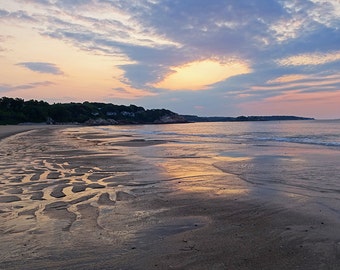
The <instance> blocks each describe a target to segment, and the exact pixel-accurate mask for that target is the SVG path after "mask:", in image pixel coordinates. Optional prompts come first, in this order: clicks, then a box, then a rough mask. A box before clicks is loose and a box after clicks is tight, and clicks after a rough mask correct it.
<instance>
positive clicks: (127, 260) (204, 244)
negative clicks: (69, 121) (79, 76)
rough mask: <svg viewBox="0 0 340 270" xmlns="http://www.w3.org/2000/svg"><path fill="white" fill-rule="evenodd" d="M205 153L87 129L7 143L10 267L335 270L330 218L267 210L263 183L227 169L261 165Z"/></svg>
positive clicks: (3, 253) (3, 191)
mask: <svg viewBox="0 0 340 270" xmlns="http://www.w3.org/2000/svg"><path fill="white" fill-rule="evenodd" d="M201 147H202V145H200V144H197V145H196V144H195V143H191V144H190V145H189V144H185V143H183V144H180V143H174V142H171V141H167V140H164V139H163V138H162V139H160V140H158V139H157V140H155V139H154V138H148V137H145V138H144V137H142V136H140V135H136V134H133V133H129V134H121V133H118V132H117V133H116V134H113V135H108V134H107V133H105V132H100V131H98V129H95V128H89V127H88V128H85V127H83V128H78V127H75V128H68V129H48V128H46V129H43V131H42V130H38V131H31V132H28V133H23V134H18V135H16V136H13V137H9V138H6V139H4V140H2V141H0V156H1V159H0V170H1V172H2V174H1V175H0V183H1V185H0V207H1V208H0V217H1V223H0V237H1V242H0V262H1V267H3V268H4V269H271V268H272V266H273V265H275V266H277V267H276V269H293V268H294V266H296V265H298V266H302V267H303V268H305V269H322V268H320V266H321V267H323V266H325V265H326V266H329V269H332V267H333V266H335V265H337V258H338V257H336V256H337V249H336V248H337V245H338V241H340V240H339V239H338V238H337V237H335V236H334V235H336V234H337V233H338V231H339V230H338V229H336V227H335V226H334V224H333V223H331V222H329V221H328V219H327V218H326V216H323V215H321V214H320V215H319V216H318V217H317V218H315V216H312V217H309V216H303V215H301V214H300V213H295V212H291V211H290V210H287V209H286V208H285V207H283V206H281V205H276V204H270V202H268V201H267V202H264V201H261V200H258V198H256V197H254V196H253V190H254V185H252V184H251V183H249V182H247V181H242V180H241V178H240V176H239V175H237V174H236V173H234V172H233V171H227V170H225V167H223V166H226V165H228V166H230V165H231V164H234V165H235V164H236V165H237V164H244V163H245V164H247V162H248V163H251V162H254V159H250V158H247V157H242V156H241V155H239V156H238V155H236V154H235V155H231V156H228V154H226V155H221V156H216V155H215V154H214V151H212V152H209V153H208V154H206V153H205V154H204V155H202V154H201V153H202V151H201V150H200V149H201ZM219 166H222V167H223V168H220V167H219ZM237 166H238V165H237ZM315 209H318V208H315ZM314 246H317V247H318V249H317V255H318V256H315V254H316V253H315V252H316V249H315V248H314ZM320 258H322V259H320ZM313 267H314V268H313ZM334 269H335V268H334Z"/></svg>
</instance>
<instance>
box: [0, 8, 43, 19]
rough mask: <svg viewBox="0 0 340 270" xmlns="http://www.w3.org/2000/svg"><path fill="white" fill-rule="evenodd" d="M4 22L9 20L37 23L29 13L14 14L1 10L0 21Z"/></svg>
mask: <svg viewBox="0 0 340 270" xmlns="http://www.w3.org/2000/svg"><path fill="white" fill-rule="evenodd" d="M1 20H4V21H6V22H8V20H17V21H22V22H37V19H35V18H34V17H33V16H31V15H29V14H28V13H27V12H25V11H23V10H18V11H14V12H10V11H7V10H4V9H0V21H1Z"/></svg>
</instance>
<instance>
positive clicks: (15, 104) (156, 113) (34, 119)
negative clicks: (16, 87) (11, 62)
mask: <svg viewBox="0 0 340 270" xmlns="http://www.w3.org/2000/svg"><path fill="white" fill-rule="evenodd" d="M27 122H30V123H43V122H46V123H48V124H63V123H80V124H83V123H85V124H91V125H95V124H142V123H175V122H177V123H178V122H186V120H185V119H184V118H183V117H180V116H179V115H178V114H176V113H174V112H172V111H169V110H166V109H152V110H146V109H144V108H143V107H138V106H135V105H130V106H124V105H114V104H111V103H98V102H83V103H54V104H49V103H47V102H45V101H37V100H29V101H24V100H23V99H21V98H8V97H2V98H0V124H2V125H4V124H19V123H27Z"/></svg>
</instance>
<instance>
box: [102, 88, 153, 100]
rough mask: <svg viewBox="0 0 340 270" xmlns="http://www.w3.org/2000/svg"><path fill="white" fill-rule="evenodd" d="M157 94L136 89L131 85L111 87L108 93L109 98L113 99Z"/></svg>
mask: <svg viewBox="0 0 340 270" xmlns="http://www.w3.org/2000/svg"><path fill="white" fill-rule="evenodd" d="M156 95H157V94H155V93H152V92H149V91H147V90H142V89H136V88H133V87H129V86H127V85H126V86H125V87H116V88H112V92H111V93H110V94H109V95H108V97H109V98H115V99H138V98H142V97H151V96H156Z"/></svg>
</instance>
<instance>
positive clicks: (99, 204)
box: [0, 129, 155, 261]
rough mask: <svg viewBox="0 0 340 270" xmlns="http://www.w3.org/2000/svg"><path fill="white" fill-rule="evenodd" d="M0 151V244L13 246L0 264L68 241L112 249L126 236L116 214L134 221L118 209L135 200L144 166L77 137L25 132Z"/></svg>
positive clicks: (144, 184)
mask: <svg viewBox="0 0 340 270" xmlns="http://www.w3.org/2000/svg"><path fill="white" fill-rule="evenodd" d="M38 132H39V133H38ZM41 132H44V134H41ZM0 146H1V147H0V157H1V158H0V170H1V175H0V207H1V208H0V216H1V218H2V220H3V222H2V223H1V224H0V230H1V231H2V232H3V233H2V238H3V241H5V242H6V241H8V242H11V241H12V242H13V243H14V242H15V241H17V242H16V244H9V245H7V246H6V252H3V253H2V255H0V256H1V258H0V260H1V261H6V260H10V259H13V258H12V257H13V256H19V255H18V254H21V256H27V255H29V256H30V257H32V256H33V257H34V254H40V255H39V256H41V253H42V252H48V251H49V249H52V247H57V246H64V247H67V246H69V245H74V241H79V242H82V241H89V239H90V240H91V241H109V242H110V241H111V242H112V243H113V242H119V241H121V240H120V239H121V238H122V236H123V237H128V236H127V235H125V234H124V230H121V228H117V226H116V223H115V222H114V215H116V214H117V213H119V215H120V218H122V215H125V216H126V217H125V218H126V219H131V218H133V213H124V211H123V210H122V209H123V208H124V204H128V203H131V202H133V201H134V200H137V199H138V196H137V195H138V192H136V193H135V192H134V190H136V183H137V182H136V181H135V176H134V174H135V173H137V172H138V174H139V175H141V174H140V171H141V170H142V171H143V174H142V178H143V177H144V178H145V179H149V177H151V176H152V171H150V170H147V169H148V168H147V167H145V164H143V165H141V164H138V163H135V164H133V163H132V162H129V161H128V157H126V156H124V154H123V153H122V151H119V150H117V149H114V148H108V147H105V145H104V146H101V147H99V146H98V142H97V141H93V140H81V139H79V134H77V132H68V131H60V130H59V131H58V130H49V129H46V130H39V131H30V132H26V133H23V134H18V135H15V136H12V137H9V138H6V139H5V140H2V141H0ZM144 172H145V173H144ZM151 185H152V186H155V182H154V181H145V182H143V181H140V179H139V181H138V187H141V188H145V187H148V186H151ZM130 232H131V230H130ZM84 233H85V235H86V237H85V236H84ZM40 235H44V237H39V236H40ZM70 239H73V240H72V241H71V240H70ZM18 242H22V243H23V244H22V245H18V244H17V243H18ZM49 247H50V248H49ZM28 253H30V254H28ZM37 256H38V255H37Z"/></svg>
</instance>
